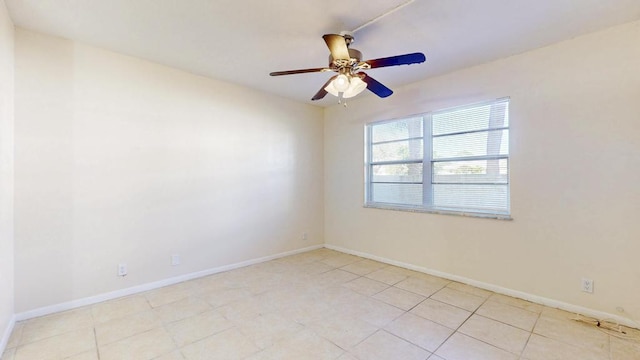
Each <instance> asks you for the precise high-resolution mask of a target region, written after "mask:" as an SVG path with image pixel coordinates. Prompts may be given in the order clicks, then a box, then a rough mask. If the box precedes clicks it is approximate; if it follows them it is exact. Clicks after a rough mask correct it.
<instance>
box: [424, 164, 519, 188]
mask: <svg viewBox="0 0 640 360" xmlns="http://www.w3.org/2000/svg"><path fill="white" fill-rule="evenodd" d="M433 182H434V183H458V184H459V183H463V184H464V183H475V184H507V183H509V168H508V161H507V159H499V160H498V159H492V160H474V161H444V162H434V163H433Z"/></svg>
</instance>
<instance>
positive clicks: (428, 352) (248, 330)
mask: <svg viewBox="0 0 640 360" xmlns="http://www.w3.org/2000/svg"><path fill="white" fill-rule="evenodd" d="M572 316H573V315H572V314H569V313H566V312H563V311H560V310H555V309H551V308H546V307H543V306H540V305H537V304H533V303H529V302H526V301H523V300H519V299H515V298H510V297H507V296H503V295H498V294H494V293H491V292H488V291H485V290H482V289H478V288H475V287H471V286H468V285H463V284H460V283H456V282H451V281H448V280H445V279H441V278H437V277H433V276H429V275H426V274H422V273H418V272H414V271H410V270H406V269H403V268H398V267H394V266H388V265H386V264H382V263H379V262H375V261H371V260H365V259H362V258H359V257H356V256H351V255H347V254H343V253H339V252H336V251H331V250H328V249H320V250H315V251H311V252H307V253H303V254H299V255H294V256H289V257H285V258H282V259H278V260H274V261H270V262H266V263H262V264H257V265H254V266H249V267H246V268H241V269H237V270H233V271H229V272H226V273H220V274H216V275H212V276H209V277H206V278H201V279H197V280H194V281H189V282H185V283H181V284H177V285H173V286H169V287H165V288H161V289H157V290H154V291H150V292H146V293H143V294H139V295H135V296H130V297H126V298H121V299H116V300H113V301H108V302H104V303H100V304H96V305H93V306H89V307H85V308H80V309H76V310H72V311H67V312H64V313H58V314H53V315H49V316H46V317H41V318H36V319H32V320H28V321H24V322H20V323H18V324H16V327H15V330H14V332H13V334H12V336H11V339H10V341H9V345H8V348H7V350H6V351H5V353H4V354H3V356H2V359H1V360H57V359H69V360H71V359H73V360H96V359H100V360H126V359H132V360H147V359H149V360H151V359H155V360H178V359H181V360H201V359H224V360H232V359H248V360H249V359H250V360H258V359H296V360H297V359H340V360H353V359H360V360H377V359H393V360H400V359H401V360H413V359H416V360H418V359H420V360H425V359H430V360H443V359H444V360H484V359H486V360H501V359H505V360H509V359H514V360H516V359H528V360H538V359H544V360H553V359H558V360H571V359H579V360H589V359H593V360H601V359H602V360H604V359H607V360H632V359H635V360H638V359H640V343H639V342H635V341H632V340H624V339H619V338H617V337H613V336H610V335H608V334H605V333H603V332H601V331H599V330H598V329H596V328H593V327H590V326H589V325H585V324H582V323H577V322H575V321H573V320H570V318H571V317H572ZM631 331H632V332H633V330H631ZM633 334H634V335H635V336H637V337H640V331H635V332H633Z"/></svg>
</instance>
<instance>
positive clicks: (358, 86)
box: [324, 75, 367, 99]
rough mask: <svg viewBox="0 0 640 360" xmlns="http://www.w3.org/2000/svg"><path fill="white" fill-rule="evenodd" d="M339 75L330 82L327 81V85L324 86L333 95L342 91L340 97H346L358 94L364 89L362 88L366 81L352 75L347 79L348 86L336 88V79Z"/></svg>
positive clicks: (365, 86) (364, 86) (337, 94)
mask: <svg viewBox="0 0 640 360" xmlns="http://www.w3.org/2000/svg"><path fill="white" fill-rule="evenodd" d="M340 76H343V75H338V77H336V78H335V79H334V80H333V81H332V82H330V83H329V85H327V86H326V87H325V88H324V89H325V90H326V91H327V92H328V93H329V94H331V95H333V96H339V95H340V93H341V92H342V93H343V94H342V97H343V98H345V99H348V98H351V97H354V96H356V95H358V94H360V93H361V92H362V91H364V89H366V88H367V83H365V82H364V81H362V79H360V77H358V76H352V77H351V80H350V81H349V86H348V87H347V88H346V89H345V90H342V91H341V90H338V89H337V88H336V81H337V80H338V78H339V77H340Z"/></svg>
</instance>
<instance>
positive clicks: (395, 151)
mask: <svg viewBox="0 0 640 360" xmlns="http://www.w3.org/2000/svg"><path fill="white" fill-rule="evenodd" d="M371 151H372V154H371V160H372V161H373V162H378V161H401V160H422V139H416V140H404V141H397V142H391V143H383V144H378V145H373V146H372V149H371Z"/></svg>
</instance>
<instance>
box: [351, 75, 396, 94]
mask: <svg viewBox="0 0 640 360" xmlns="http://www.w3.org/2000/svg"><path fill="white" fill-rule="evenodd" d="M358 76H360V78H361V79H362V81H364V82H366V83H367V89H368V90H369V91H371V92H372V93H374V94H376V95H378V96H379V97H381V98H386V97H387V96H391V94H393V90H391V89H389V88H388V87H386V86H384V85H382V83H381V82H379V81H378V80H376V79H374V78H372V77H371V76H369V75H367V74H365V73H363V72H359V73H358Z"/></svg>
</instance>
